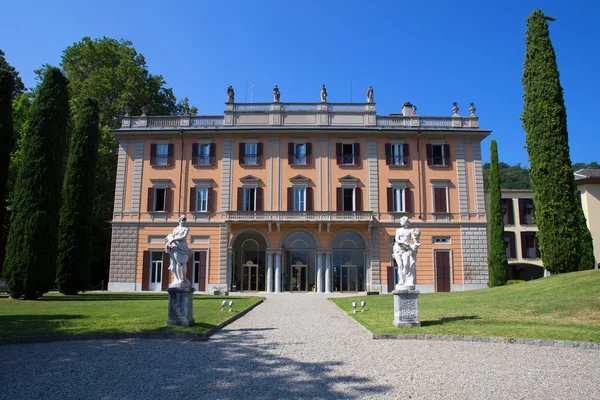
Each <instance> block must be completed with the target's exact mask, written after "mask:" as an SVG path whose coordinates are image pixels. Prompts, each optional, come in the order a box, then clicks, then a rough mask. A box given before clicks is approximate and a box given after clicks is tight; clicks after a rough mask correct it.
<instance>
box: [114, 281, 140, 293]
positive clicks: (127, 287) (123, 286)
mask: <svg viewBox="0 0 600 400" xmlns="http://www.w3.org/2000/svg"><path fill="white" fill-rule="evenodd" d="M137 286H139V285H136V283H135V282H132V283H125V282H110V281H109V282H108V291H109V292H137V291H139V290H140V289H139V288H138V287H137Z"/></svg>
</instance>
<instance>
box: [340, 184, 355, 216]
mask: <svg viewBox="0 0 600 400" xmlns="http://www.w3.org/2000/svg"><path fill="white" fill-rule="evenodd" d="M344 190H352V210H344V211H356V186H342V208H344V198H345V196H344Z"/></svg>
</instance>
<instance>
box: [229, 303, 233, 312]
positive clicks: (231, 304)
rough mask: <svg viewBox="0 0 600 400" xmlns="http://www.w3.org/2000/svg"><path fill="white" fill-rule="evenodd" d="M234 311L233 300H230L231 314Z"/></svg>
mask: <svg viewBox="0 0 600 400" xmlns="http://www.w3.org/2000/svg"><path fill="white" fill-rule="evenodd" d="M232 311H233V300H229V312H232Z"/></svg>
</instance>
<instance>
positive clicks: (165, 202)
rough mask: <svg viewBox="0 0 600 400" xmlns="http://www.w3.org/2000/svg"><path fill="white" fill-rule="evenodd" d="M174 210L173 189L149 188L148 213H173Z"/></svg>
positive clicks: (163, 187)
mask: <svg viewBox="0 0 600 400" xmlns="http://www.w3.org/2000/svg"><path fill="white" fill-rule="evenodd" d="M172 209H173V189H170V188H168V187H166V186H153V187H150V188H148V203H147V207H146V211H147V212H150V213H151V212H165V213H168V212H171V211H172Z"/></svg>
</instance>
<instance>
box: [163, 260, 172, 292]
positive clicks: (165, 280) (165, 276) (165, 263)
mask: <svg viewBox="0 0 600 400" xmlns="http://www.w3.org/2000/svg"><path fill="white" fill-rule="evenodd" d="M170 265H171V257H170V256H169V254H167V253H163V265H162V279H161V280H162V282H161V283H162V290H167V288H168V287H169V278H170V276H169V266H170Z"/></svg>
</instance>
